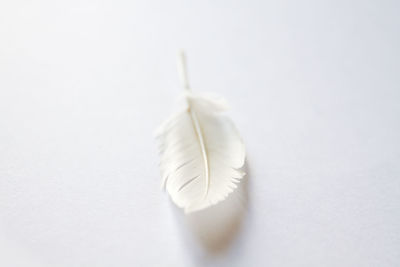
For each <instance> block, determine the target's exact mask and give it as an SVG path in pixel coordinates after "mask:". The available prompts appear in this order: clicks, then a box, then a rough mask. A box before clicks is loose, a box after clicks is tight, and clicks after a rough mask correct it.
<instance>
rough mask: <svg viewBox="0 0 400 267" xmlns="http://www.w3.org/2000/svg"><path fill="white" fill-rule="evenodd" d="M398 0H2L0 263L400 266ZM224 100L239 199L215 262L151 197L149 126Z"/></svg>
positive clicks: (164, 200) (159, 195)
mask: <svg viewBox="0 0 400 267" xmlns="http://www.w3.org/2000/svg"><path fill="white" fill-rule="evenodd" d="M399 12H400V5H399V2H398V1H386V0H385V1H371V0H370V1H355V0H353V1H342V0H340V1H326V0H323V1H317V0H309V1H285V0H284V1H280V0H279V1H278V0H276V1H222V0H216V1H211V0H207V1H178V0H172V1H155V0H150V1H136V0H130V1H126V0H115V1H111V0H106V1H94V0H79V1H78V0H72V1H50V0H37V1H22V0H17V1H5V0H4V1H1V3H0V266H5V267H8V266H10V267H14V266H29V267H31V266H40V267H42V266H51V267H53V266H57V267H58V266H60V267H74V266H93V267H102V266H119V267H125V266H174V267H176V266H179V267H180V266H182V267H187V266H250V267H258V266H274V267H276V266H307V267H310V266H315V267H320V266H327V267H329V266H340V267H344V266H348V267H353V266H381V267H396V266H399V265H400V141H399V137H400V105H399V103H400V75H399V69H400V63H399V62H400V52H399V47H400V30H399V29H400V17H399ZM180 48H184V49H185V50H186V52H187V55H188V61H189V75H190V80H191V84H192V86H193V88H194V90H198V91H211V92H215V93H218V94H220V95H223V96H225V97H226V98H227V100H228V101H229V102H230V103H231V105H232V111H231V112H230V113H229V115H230V116H231V118H232V119H233V120H234V122H235V123H236V125H237V127H238V129H239V131H240V132H241V133H242V136H243V139H244V141H245V144H246V147H247V152H248V161H247V162H248V169H249V183H248V205H247V209H246V214H245V215H244V217H243V221H242V224H241V228H240V230H239V231H238V233H237V235H236V237H235V239H234V240H233V242H232V244H231V245H230V246H229V247H228V248H227V249H226V250H225V251H224V252H222V253H220V254H218V255H215V254H210V253H209V252H208V251H207V250H205V249H204V248H203V247H202V245H201V244H199V243H198V242H197V241H196V239H195V238H192V237H191V234H190V231H187V230H186V229H182V228H185V225H184V224H182V223H181V222H180V219H179V218H180V215H179V212H177V211H175V210H174V208H173V207H172V206H171V204H170V203H169V201H168V197H167V196H166V194H164V193H163V192H162V191H161V190H160V177H159V170H158V166H157V163H158V156H157V153H156V145H155V142H154V140H153V135H152V133H153V131H154V129H155V128H156V127H157V126H158V124H159V123H160V122H161V121H162V120H163V119H165V118H166V117H167V115H168V114H169V113H170V112H172V111H173V110H174V108H175V104H176V101H175V99H176V97H177V96H178V95H179V93H180V92H181V90H182V89H181V88H179V84H178V78H177V77H178V76H177V73H176V59H175V57H176V53H177V51H178V49H180Z"/></svg>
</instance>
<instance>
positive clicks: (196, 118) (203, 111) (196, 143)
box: [156, 53, 245, 213]
mask: <svg viewBox="0 0 400 267" xmlns="http://www.w3.org/2000/svg"><path fill="white" fill-rule="evenodd" d="M180 74H181V79H182V84H183V87H184V88H185V94H184V98H185V100H186V107H185V108H184V109H183V110H182V111H180V112H178V113H176V114H174V115H173V116H172V117H171V118H169V119H168V120H167V121H166V122H164V123H163V124H162V125H161V126H160V127H159V129H158V131H157V132H156V136H157V139H158V141H159V153H160V157H161V161H160V169H161V175H162V184H163V187H164V188H165V189H166V191H167V192H168V193H169V195H170V197H171V199H172V201H173V202H174V203H175V204H176V205H177V206H178V207H180V208H183V209H184V211H185V212H186V213H189V212H194V211H198V210H201V209H204V208H207V207H209V206H212V205H214V204H216V203H218V202H220V201H222V200H224V199H225V198H226V197H227V195H228V194H229V193H231V192H232V191H233V190H234V189H235V188H236V186H237V185H236V184H237V183H238V182H239V181H240V179H241V178H243V177H244V175H245V173H244V172H242V171H241V170H240V168H241V167H242V166H243V165H244V161H245V149H244V144H243V142H242V139H241V138H240V136H239V133H238V132H237V130H236V128H235V126H234V125H233V123H232V122H231V120H230V119H229V118H228V117H226V116H225V115H223V114H222V112H223V111H225V110H226V109H227V104H226V102H225V101H224V100H223V99H221V98H217V97H215V96H210V95H204V94H194V93H193V92H192V91H191V90H190V87H189V83H188V80H187V72H186V61H185V57H184V55H183V53H182V54H181V68H180Z"/></svg>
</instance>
